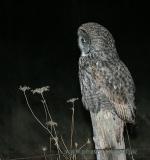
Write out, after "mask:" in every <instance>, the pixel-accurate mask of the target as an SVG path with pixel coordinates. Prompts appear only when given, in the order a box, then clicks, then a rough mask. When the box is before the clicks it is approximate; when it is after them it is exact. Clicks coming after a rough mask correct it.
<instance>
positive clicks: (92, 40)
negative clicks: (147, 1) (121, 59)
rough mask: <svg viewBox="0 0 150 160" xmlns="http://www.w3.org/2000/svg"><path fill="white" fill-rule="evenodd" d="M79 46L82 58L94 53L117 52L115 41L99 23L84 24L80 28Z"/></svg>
mask: <svg viewBox="0 0 150 160" xmlns="http://www.w3.org/2000/svg"><path fill="white" fill-rule="evenodd" d="M78 46H79V48H80V50H81V53H82V54H81V56H88V55H89V54H90V53H94V52H96V53H98V52H99V53H102V52H105V51H108V50H115V41H114V38H113V36H112V35H111V33H110V32H109V31H108V30H107V29H106V28H105V27H103V26H102V25H100V24H98V23H92V22H90V23H85V24H82V25H81V26H80V27H79V28H78ZM105 53H106V52H105ZM105 56H107V55H105Z"/></svg>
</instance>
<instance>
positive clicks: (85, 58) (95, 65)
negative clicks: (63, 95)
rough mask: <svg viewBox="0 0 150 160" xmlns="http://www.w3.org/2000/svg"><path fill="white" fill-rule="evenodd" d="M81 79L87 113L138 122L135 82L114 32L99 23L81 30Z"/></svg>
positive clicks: (87, 24)
mask: <svg viewBox="0 0 150 160" xmlns="http://www.w3.org/2000/svg"><path fill="white" fill-rule="evenodd" d="M78 45H79V48H80V50H81V56H80V58H79V80H80V87H81V93H82V102H83V104H84V106H85V108H86V109H87V110H89V111H90V112H92V113H98V112H99V111H100V110H107V111H109V112H111V113H112V115H114V117H113V118H115V117H116V115H117V116H118V117H119V118H120V119H121V120H123V121H124V122H129V123H134V117H135V113H134V111H135V105H134V92H135V87H134V82H133V80H132V77H131V74H130V72H129V70H128V69H127V67H126V66H125V64H124V63H123V62H122V61H121V60H120V59H119V56H118V53H117V50H116V47H115V41H114V38H113V37H112V35H111V33H110V32H109V31H108V30H107V29H106V28H105V27H103V26H102V25H99V24H97V23H85V24H82V25H81V26H80V27H79V29H78Z"/></svg>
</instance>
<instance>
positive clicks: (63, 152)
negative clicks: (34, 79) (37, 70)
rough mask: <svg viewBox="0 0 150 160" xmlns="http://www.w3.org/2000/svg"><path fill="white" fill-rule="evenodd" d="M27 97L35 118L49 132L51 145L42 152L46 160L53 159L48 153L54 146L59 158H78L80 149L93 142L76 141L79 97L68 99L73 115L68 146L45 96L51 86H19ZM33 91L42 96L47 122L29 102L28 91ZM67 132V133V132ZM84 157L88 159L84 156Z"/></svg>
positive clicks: (75, 159)
mask: <svg viewBox="0 0 150 160" xmlns="http://www.w3.org/2000/svg"><path fill="white" fill-rule="evenodd" d="M19 89H20V90H21V91H22V92H23V94H24V97H25V100H26V104H27V106H28V108H29V111H30V112H31V114H32V116H33V118H35V120H36V121H37V123H39V124H40V125H41V127H43V128H44V129H45V131H46V132H47V133H48V136H49V146H48V147H47V146H43V147H42V152H43V156H44V159H45V160H48V159H51V160H53V159H52V157H49V156H48V154H51V153H52V146H54V147H55V148H56V154H57V160H61V159H65V160H77V159H78V157H79V155H78V153H80V151H81V150H82V149H84V148H86V147H87V146H88V145H89V144H90V143H91V142H90V140H89V139H87V141H86V142H85V143H84V144H83V145H79V144H78V143H77V142H74V132H75V102H76V101H77V100H78V98H72V99H69V100H67V103H71V105H72V108H71V111H72V116H71V126H70V146H67V145H66V143H65V141H64V139H63V137H62V136H61V135H58V134H57V127H58V124H57V122H55V121H54V120H53V118H52V116H51V113H50V111H49V107H48V105H47V101H46V99H45V97H44V92H48V91H49V86H45V87H42V88H36V89H34V90H32V89H31V88H30V87H27V86H20V88H19ZM29 91H30V92H32V93H33V94H39V95H40V96H41V102H42V106H43V110H44V113H45V115H44V117H45V123H44V122H42V121H41V120H40V119H39V118H38V117H37V116H36V114H35V113H34V111H33V110H32V107H31V105H30V103H29V99H28V96H27V95H28V94H27V92H29ZM66 134H67V133H66ZM83 159H86V157H85V156H84V157H83Z"/></svg>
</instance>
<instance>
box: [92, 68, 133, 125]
mask: <svg viewBox="0 0 150 160" xmlns="http://www.w3.org/2000/svg"><path fill="white" fill-rule="evenodd" d="M104 70H105V72H104ZM93 78H94V81H95V84H96V85H97V86H96V87H95V88H97V93H98V92H99V91H100V92H99V93H100V95H99V96H100V97H102V96H103V97H105V99H107V101H109V102H110V104H112V107H113V108H114V110H115V112H116V114H117V115H118V117H120V118H121V119H122V120H124V121H126V122H129V123H134V121H135V113H134V112H135V105H134V83H133V80H132V77H131V75H130V72H129V71H128V69H127V68H126V66H125V65H123V67H121V68H119V70H109V69H108V68H107V69H99V68H97V67H94V68H93ZM130 82H131V83H130ZM100 99H101V98H100Z"/></svg>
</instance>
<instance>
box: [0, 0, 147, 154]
mask: <svg viewBox="0 0 150 160" xmlns="http://www.w3.org/2000/svg"><path fill="white" fill-rule="evenodd" d="M0 3H1V5H0V26H1V30H0V75H1V76H0V154H7V155H10V157H11V156H12V157H15V156H18V155H33V154H37V153H40V152H41V151H40V146H42V145H47V141H48V137H47V133H46V132H45V131H44V130H43V129H41V127H40V126H39V124H37V122H36V121H35V120H34V119H33V117H32V115H31V113H30V112H29V110H28V108H27V106H26V104H25V100H24V97H23V94H22V92H21V91H19V90H18V88H19V85H24V84H25V85H27V86H30V87H32V88H38V87H42V86H46V85H50V92H49V93H47V94H46V95H45V96H46V99H47V100H48V104H49V106H50V110H51V112H52V116H53V118H54V119H55V120H56V121H57V122H58V124H59V130H58V131H59V133H60V134H62V135H63V136H64V137H65V138H66V140H67V136H68V135H69V134H70V133H69V129H70V128H69V127H70V119H71V110H70V108H71V105H70V104H67V103H66V100H67V99H69V98H72V97H79V98H81V95H80V88H79V82H78V58H79V56H80V52H79V49H78V46H77V35H76V32H77V28H78V26H79V25H81V24H82V23H84V22H89V21H94V22H98V23H100V24H102V25H104V26H105V27H106V28H107V29H108V30H109V31H110V32H111V33H112V34H113V36H114V38H115V40H116V46H117V50H118V52H119V55H120V58H121V59H122V60H123V61H124V62H125V64H126V65H127V66H128V68H129V70H130V71H131V74H132V76H133V78H134V81H135V84H136V105H137V124H136V126H134V127H133V129H131V131H130V135H131V143H132V145H133V146H134V147H141V148H148V147H150V144H149V142H150V138H149V135H150V108H149V105H150V94H149V89H150V83H149V82H150V76H149V73H150V62H149V57H150V25H149V20H150V16H149V8H148V7H149V6H148V3H146V2H144V1H140V2H138V1H135V0H126V1H125V0H124V1H119V0H116V1H109V0H91V1H90V0H70V1H69V0H66V1H49V2H44V1H29V0H26V1H13V0H5V1H1V2H0ZM28 95H29V97H30V98H29V99H30V101H31V102H32V107H33V109H34V111H35V112H36V114H37V115H38V116H39V117H40V118H42V114H43V113H41V111H42V107H41V104H40V98H39V97H38V96H32V95H31V94H28ZM76 105H77V107H76V112H75V114H76V115H75V116H76V121H75V123H76V126H75V127H76V132H75V135H76V140H77V141H78V142H79V143H80V144H83V143H84V142H85V141H86V139H87V138H88V137H89V138H91V136H92V130H91V123H90V118H89V115H88V112H87V111H85V110H84V109H83V106H82V103H81V101H79V102H77V103H76ZM67 143H68V142H67ZM145 155H146V154H145Z"/></svg>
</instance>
